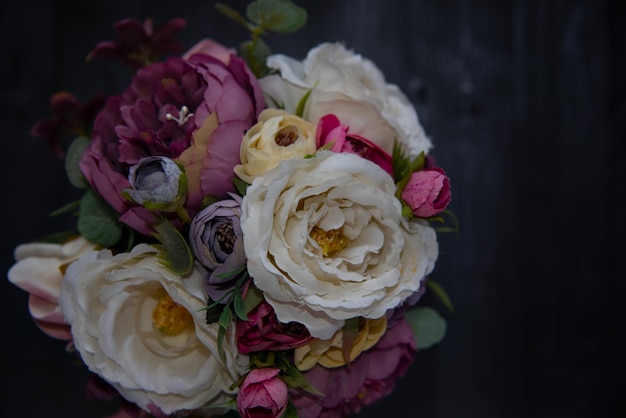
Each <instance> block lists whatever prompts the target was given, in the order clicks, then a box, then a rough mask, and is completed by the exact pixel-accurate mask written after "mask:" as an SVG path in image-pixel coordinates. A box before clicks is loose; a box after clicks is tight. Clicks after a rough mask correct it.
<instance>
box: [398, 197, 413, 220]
mask: <svg viewBox="0 0 626 418" xmlns="http://www.w3.org/2000/svg"><path fill="white" fill-rule="evenodd" d="M401 202H402V201H401ZM402 216H404V217H405V218H407V219H413V216H414V215H413V209H411V207H410V206H409V205H407V204H406V203H404V202H402Z"/></svg>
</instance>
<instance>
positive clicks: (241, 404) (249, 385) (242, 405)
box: [237, 367, 288, 418]
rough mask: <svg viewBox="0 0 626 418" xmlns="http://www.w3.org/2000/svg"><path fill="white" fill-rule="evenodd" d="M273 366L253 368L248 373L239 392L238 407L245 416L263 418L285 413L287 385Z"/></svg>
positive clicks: (276, 416)
mask: <svg viewBox="0 0 626 418" xmlns="http://www.w3.org/2000/svg"><path fill="white" fill-rule="evenodd" d="M279 373H280V370H279V369H275V368H272V367H267V368H262V369H253V370H251V371H250V373H248V375H247V376H246V378H245V379H244V381H243V383H242V384H241V388H240V389H239V393H238V394H237V408H238V409H239V413H240V414H241V416H242V417H243V418H262V417H268V416H271V417H275V418H278V417H280V416H282V415H283V413H284V412H285V409H286V408H287V400H288V394H287V385H286V384H285V382H283V381H282V380H281V379H280V378H279V377H278V374H279Z"/></svg>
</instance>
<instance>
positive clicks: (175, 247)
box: [154, 220, 193, 276]
mask: <svg viewBox="0 0 626 418" xmlns="http://www.w3.org/2000/svg"><path fill="white" fill-rule="evenodd" d="M154 229H155V231H156V233H155V234H154V237H155V238H156V239H157V240H159V242H160V243H161V245H155V247H157V248H159V250H160V254H159V258H160V259H161V262H162V263H163V265H164V266H165V267H167V268H168V269H170V270H171V271H173V272H174V273H176V274H180V275H181V276H185V275H187V274H189V272H191V269H192V268H193V253H192V252H191V248H189V244H188V243H187V240H186V239H185V238H184V237H183V236H182V235H181V233H180V232H179V231H178V230H177V229H176V228H174V226H173V225H172V224H171V223H170V222H169V221H167V220H163V221H162V222H161V223H159V224H157V225H155V226H154Z"/></svg>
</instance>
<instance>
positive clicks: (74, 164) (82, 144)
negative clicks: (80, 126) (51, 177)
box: [65, 136, 91, 189]
mask: <svg viewBox="0 0 626 418" xmlns="http://www.w3.org/2000/svg"><path fill="white" fill-rule="evenodd" d="M90 143H91V141H90V140H89V139H88V138H85V137H84V136H79V137H77V138H75V139H74V140H73V141H72V143H71V144H70V146H69V148H68V149H67V155H66V156H65V171H66V173H67V178H68V179H69V180H70V183H71V184H72V186H74V187H78V188H79V189H86V188H87V187H88V186H89V183H88V182H87V179H85V176H84V175H83V172H82V171H81V170H80V160H81V159H82V158H83V154H84V153H85V150H86V149H87V147H89V144H90Z"/></svg>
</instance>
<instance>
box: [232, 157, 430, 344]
mask: <svg viewBox="0 0 626 418" xmlns="http://www.w3.org/2000/svg"><path fill="white" fill-rule="evenodd" d="M394 193H395V185H394V183H393V180H392V179H391V177H390V176H389V175H388V174H387V173H386V172H385V171H384V170H382V169H381V168H380V167H378V166H377V165H376V164H374V163H372V162H370V161H367V160H365V159H363V158H360V157H359V156H357V155H354V154H347V153H332V152H328V151H322V152H318V154H317V156H316V157H314V158H310V159H293V160H287V161H283V162H281V163H280V164H279V165H278V166H277V167H276V168H275V169H273V170H271V171H269V172H268V173H266V174H265V175H264V176H262V177H259V178H257V179H256V180H255V181H254V183H252V185H251V186H250V187H249V188H248V190H247V193H246V196H245V197H244V201H243V206H242V219H241V220H242V230H243V233H244V246H245V251H246V256H247V257H248V271H249V273H250V276H251V277H252V278H253V280H254V283H255V285H256V286H257V287H258V288H259V289H261V290H262V291H263V293H264V295H265V298H266V300H267V301H268V302H269V303H270V304H271V305H272V306H273V307H274V310H275V311H276V315H277V317H278V319H279V320H280V321H281V322H284V323H288V322H291V321H296V322H300V323H302V324H304V325H305V326H306V327H307V328H308V330H309V332H310V333H311V335H313V336H314V337H316V338H320V339H329V338H331V337H332V335H333V334H334V333H335V331H337V330H338V329H339V328H341V327H342V326H343V324H344V321H345V320H346V319H349V318H354V317H358V316H363V317H366V318H372V319H375V318H380V317H382V316H383V315H384V314H385V312H386V311H388V310H389V309H392V308H395V307H397V306H398V305H400V304H401V303H402V302H403V301H404V300H405V299H407V298H408V297H409V296H410V295H411V294H413V293H414V292H415V291H417V290H418V289H419V287H420V285H421V283H422V281H423V279H424V277H425V275H426V274H427V273H429V272H430V271H431V270H432V269H433V267H434V262H435V259H436V258H437V241H436V236H435V233H434V231H433V230H432V228H430V227H429V226H427V225H425V224H418V223H408V222H407V221H406V219H405V218H404V217H402V213H401V205H400V202H399V201H398V200H397V199H396V198H395V196H394ZM320 231H321V235H322V236H324V231H327V232H328V235H329V236H332V235H333V234H335V238H334V240H333V239H331V242H330V246H329V247H328V248H332V247H333V245H335V244H337V243H339V242H341V245H335V250H336V251H334V252H333V251H327V252H326V254H324V250H325V249H328V248H325V247H324V245H325V244H324V241H323V240H322V239H320ZM320 244H321V245H320Z"/></svg>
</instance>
